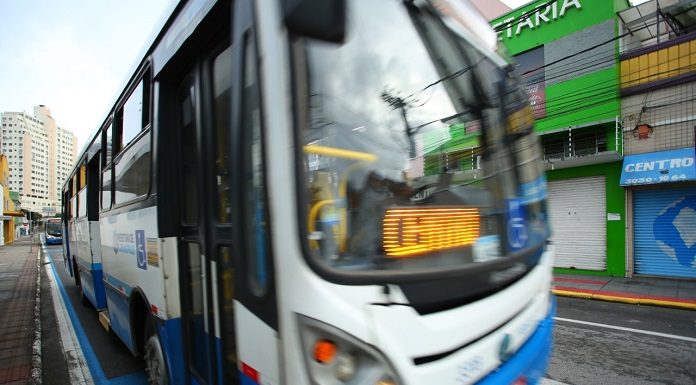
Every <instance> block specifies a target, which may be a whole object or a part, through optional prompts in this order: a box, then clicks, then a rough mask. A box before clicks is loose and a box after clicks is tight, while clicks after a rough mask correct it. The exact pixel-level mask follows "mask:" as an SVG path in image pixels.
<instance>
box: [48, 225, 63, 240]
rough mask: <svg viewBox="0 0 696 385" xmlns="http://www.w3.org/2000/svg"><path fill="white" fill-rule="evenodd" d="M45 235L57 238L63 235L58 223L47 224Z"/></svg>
mask: <svg viewBox="0 0 696 385" xmlns="http://www.w3.org/2000/svg"><path fill="white" fill-rule="evenodd" d="M46 234H48V235H52V236H54V237H59V236H61V235H62V234H63V230H62V229H61V225H60V223H50V222H49V223H47V224H46Z"/></svg>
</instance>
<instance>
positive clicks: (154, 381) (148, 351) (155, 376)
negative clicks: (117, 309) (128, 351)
mask: <svg viewBox="0 0 696 385" xmlns="http://www.w3.org/2000/svg"><path fill="white" fill-rule="evenodd" d="M146 322H147V325H146V329H145V333H144V334H145V341H144V343H143V346H144V348H143V350H144V352H143V353H144V354H143V358H144V359H145V375H146V376H147V383H148V384H150V385H167V384H168V379H167V367H166V364H165V362H164V353H162V345H161V344H160V340H159V336H158V335H157V332H156V331H155V327H154V322H153V321H152V320H147V321H146Z"/></svg>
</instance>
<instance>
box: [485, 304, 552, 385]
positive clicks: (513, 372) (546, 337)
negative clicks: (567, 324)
mask: <svg viewBox="0 0 696 385" xmlns="http://www.w3.org/2000/svg"><path fill="white" fill-rule="evenodd" d="M551 301H552V302H551V307H550V309H549V313H548V314H547V316H546V318H545V319H543V320H542V321H541V322H540V323H539V326H538V327H537V330H536V331H535V332H534V334H532V336H531V337H530V338H529V340H527V342H525V344H524V345H522V347H521V348H520V349H519V350H518V351H517V353H515V355H513V356H512V358H510V360H508V361H507V362H505V363H504V364H503V365H501V366H500V367H499V368H498V369H497V370H496V371H495V372H494V373H491V374H489V375H488V376H486V377H484V378H483V379H482V380H481V381H480V382H478V383H477V385H497V384H511V383H513V382H514V381H515V380H517V379H518V378H519V377H520V376H525V377H526V378H527V384H528V385H535V384H537V383H538V382H539V380H540V379H541V377H542V376H543V375H544V373H546V367H547V366H548V363H549V359H550V357H551V343H552V337H553V335H552V332H553V317H554V316H555V315H556V300H555V298H553V297H552V299H551Z"/></svg>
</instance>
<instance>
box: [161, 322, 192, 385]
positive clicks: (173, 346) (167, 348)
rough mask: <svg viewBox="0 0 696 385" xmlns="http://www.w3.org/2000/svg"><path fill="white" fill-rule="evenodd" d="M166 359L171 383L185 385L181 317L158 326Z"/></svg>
mask: <svg viewBox="0 0 696 385" xmlns="http://www.w3.org/2000/svg"><path fill="white" fill-rule="evenodd" d="M158 329H159V335H160V341H161V343H162V350H163V353H164V359H165V361H167V368H168V369H169V372H168V373H167V375H168V376H169V383H170V384H172V385H183V384H184V379H185V378H186V365H184V356H183V352H184V346H183V341H182V339H181V330H182V329H181V318H174V319H170V320H167V321H165V322H163V323H162V324H160V325H159V326H158Z"/></svg>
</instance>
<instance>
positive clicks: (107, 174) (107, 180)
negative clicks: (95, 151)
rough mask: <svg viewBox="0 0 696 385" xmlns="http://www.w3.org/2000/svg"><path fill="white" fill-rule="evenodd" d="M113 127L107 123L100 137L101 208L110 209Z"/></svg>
mask: <svg viewBox="0 0 696 385" xmlns="http://www.w3.org/2000/svg"><path fill="white" fill-rule="evenodd" d="M113 132H114V130H113V125H112V124H111V123H109V125H108V127H107V128H106V129H105V130H104V132H103V135H102V154H103V155H102V167H101V168H102V186H101V208H102V209H104V210H108V209H110V208H111V160H112V159H113Z"/></svg>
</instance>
